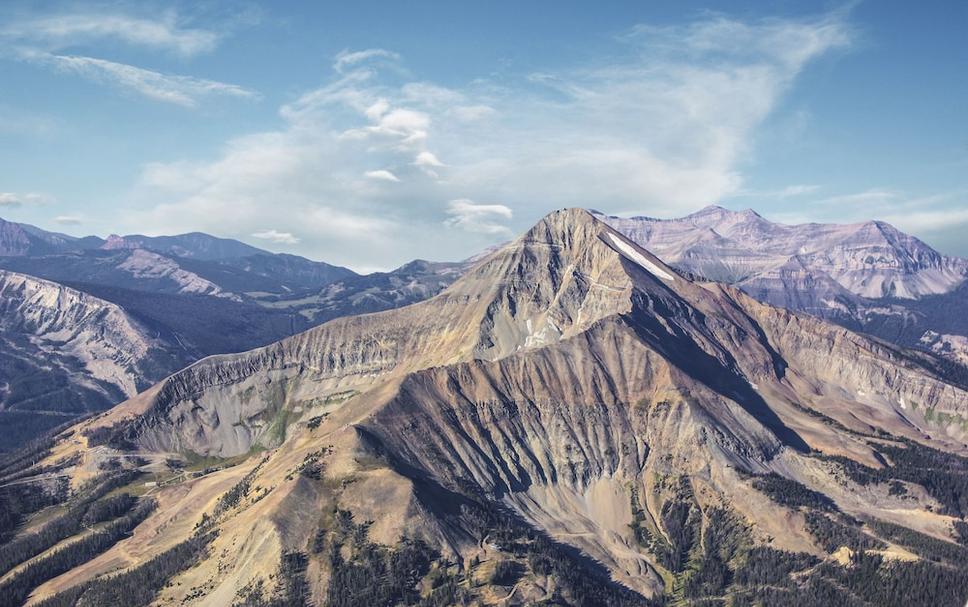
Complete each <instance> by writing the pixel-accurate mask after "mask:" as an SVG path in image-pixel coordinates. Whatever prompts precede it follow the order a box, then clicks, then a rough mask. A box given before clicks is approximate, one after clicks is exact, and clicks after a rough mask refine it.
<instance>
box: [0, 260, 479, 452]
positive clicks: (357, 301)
mask: <svg viewBox="0 0 968 607" xmlns="http://www.w3.org/2000/svg"><path fill="white" fill-rule="evenodd" d="M0 267H6V268H13V269H16V270H18V271H20V272H23V273H25V274H29V275H31V276H37V277H39V278H45V279H48V280H52V281H56V282H58V283H60V284H62V285H66V286H67V287H70V288H71V289H74V290H76V291H79V292H82V293H86V294H90V295H93V296H94V297H95V298H99V299H102V300H105V301H106V302H111V303H112V304H114V305H116V306H117V307H119V308H120V309H121V310H123V312H124V313H125V314H127V315H128V316H129V317H130V318H132V319H134V320H135V321H136V322H137V323H138V324H139V326H142V327H146V328H147V329H148V330H149V331H150V333H151V334H152V335H154V336H156V337H157V339H158V348H161V349H163V350H165V351H166V352H167V356H165V357H164V358H165V359H166V360H167V361H168V363H167V364H164V365H160V366H153V367H151V374H150V375H144V376H141V377H138V378H137V380H138V381H137V383H138V385H140V386H142V387H143V386H146V385H150V384H151V383H153V382H155V381H157V380H158V379H161V378H162V377H164V376H165V375H167V374H168V373H171V372H173V371H175V370H177V369H178V368H181V367H182V366H184V365H186V364H188V363H190V362H192V361H195V360H198V359H199V358H202V357H204V356H208V355H212V354H223V353H227V352H240V351H244V350H249V349H251V348H254V347H258V346H262V345H265V344H268V343H272V342H274V341H277V340H279V339H281V338H283V337H287V336H289V335H293V334H295V333H298V332H300V331H302V330H305V329H307V328H309V327H311V326H314V325H316V324H319V323H321V322H323V321H325V320H329V319H331V318H336V317H339V316H345V315H347V314H358V313H362V312H374V311H380V310H385V309H389V308H393V307H399V306H401V305H406V304H409V303H412V302H414V301H419V300H421V299H426V298H427V297H429V296H431V295H434V294H436V293H438V292H439V291H440V290H441V289H443V288H444V287H445V286H447V285H448V284H450V283H451V282H453V280H454V279H455V278H456V277H457V276H458V275H459V273H460V272H461V271H463V270H464V269H465V268H466V264H460V263H455V264H431V263H428V262H414V263H413V264H408V265H407V266H404V267H403V268H400V269H399V270H396V271H394V272H388V273H378V274H372V275H369V276H365V277H360V276H357V275H356V274H354V273H352V272H350V271H349V270H345V269H343V268H337V267H335V266H330V265H328V264H324V263H317V262H310V261H308V260H305V259H303V258H301V257H294V256H290V255H262V254H260V255H255V256H252V257H244V258H238V259H229V260H221V261H218V262H213V261H200V260H197V259H188V258H179V257H173V256H172V257H168V256H165V255H162V254H160V253H155V252H153V251H148V250H145V249H131V250H128V249H120V250H111V251H107V250H98V251H82V252H78V253H66V254H60V255H42V256H29V255H23V256H16V257H14V256H10V257H0ZM334 281H335V282H334ZM40 282H43V281H40ZM320 285H324V286H323V287H322V289H323V291H322V292H320V291H319V289H320ZM296 289H302V290H296ZM8 303H9V302H8ZM0 338H2V339H6V340H8V341H11V342H12V341H23V340H27V339H31V338H32V337H31V334H30V333H29V332H26V333H25V332H24V328H23V325H22V324H20V323H7V324H5V325H3V326H2V327H0ZM41 368H46V367H43V366H41ZM135 371H136V370H135ZM47 372H48V373H49V374H50V377H49V381H52V382H54V383H57V384H59V385H64V386H70V390H80V389H81V386H80V384H79V383H78V382H89V381H95V380H96V378H94V377H90V378H86V377H84V373H86V371H85V370H84V368H83V367H82V368H80V369H79V370H75V371H72V372H71V373H68V372H67V371H66V367H62V366H61V367H54V368H48V369H47ZM26 377H27V376H26V375H25V376H24V381H22V382H20V383H19V386H20V388H19V394H20V398H21V399H26V400H32V399H33V400H37V399H40V400H43V403H44V404H43V406H38V407H34V408H35V409H42V410H44V411H47V412H52V413H58V414H76V413H77V412H78V411H81V410H85V411H86V410H90V409H93V410H101V409H104V408H106V407H107V406H109V405H113V404H116V403H117V402H119V400H121V398H122V397H127V396H131V395H132V394H133V392H124V393H117V394H116V395H115V397H114V398H113V399H111V398H105V397H104V395H101V396H99V397H98V398H95V399H93V400H91V399H84V400H82V401H79V402H73V401H71V400H70V399H66V400H65V399H62V398H53V397H51V391H50V390H48V388H47V386H46V382H37V381H33V380H31V381H27V379H26ZM59 421H64V419H63V418H56V419H55V418H52V417H50V416H47V415H44V416H41V415H39V414H37V413H29V412H26V411H20V412H17V413H14V412H12V411H8V413H7V414H6V415H4V416H2V417H0V429H2V433H0V434H3V437H2V439H0V450H8V449H10V448H12V447H15V446H17V445H19V444H20V441H22V440H26V439H29V438H32V437H33V436H35V435H37V434H38V433H39V432H40V431H42V430H43V429H45V428H48V427H51V426H53V425H57V424H56V423H55V422H59Z"/></svg>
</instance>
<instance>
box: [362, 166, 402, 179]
mask: <svg viewBox="0 0 968 607" xmlns="http://www.w3.org/2000/svg"><path fill="white" fill-rule="evenodd" d="M363 176H364V177H366V178H367V179H374V180H376V181H392V182H399V181H400V178H399V177H397V176H396V175H394V174H393V173H391V172H390V171H387V170H386V169H380V170H377V171H367V172H365V173H363Z"/></svg>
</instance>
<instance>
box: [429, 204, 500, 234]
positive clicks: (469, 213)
mask: <svg viewBox="0 0 968 607" xmlns="http://www.w3.org/2000/svg"><path fill="white" fill-rule="evenodd" d="M447 214H448V215H450V218H449V219H447V221H446V223H447V225H449V226H452V227H455V228H460V229H462V230H467V231H468V232H480V233H482V234H509V233H510V232H511V230H510V229H508V227H507V226H506V225H502V224H500V223H498V221H500V220H501V219H511V218H512V217H513V216H514V214H513V213H512V211H511V209H510V208H508V207H506V206H504V205H503V204H478V203H476V202H474V201H473V200H468V199H466V198H462V199H459V200H451V201H450V202H449V203H447Z"/></svg>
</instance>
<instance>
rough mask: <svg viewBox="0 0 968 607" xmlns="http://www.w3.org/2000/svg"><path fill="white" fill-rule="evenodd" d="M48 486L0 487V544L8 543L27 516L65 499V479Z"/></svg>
mask: <svg viewBox="0 0 968 607" xmlns="http://www.w3.org/2000/svg"><path fill="white" fill-rule="evenodd" d="M50 485H53V486H49V485H48V483H46V482H45V483H34V482H31V483H17V484H14V485H7V486H6V487H0V544H3V543H5V542H8V541H10V538H12V537H13V535H14V533H15V532H16V531H17V528H19V527H20V525H21V524H22V523H23V522H24V520H25V519H26V518H27V517H28V516H30V515H31V514H33V513H34V512H38V511H40V510H43V509H44V508H46V507H48V506H53V505H54V504H59V503H61V502H63V501H64V500H65V499H67V492H68V483H67V479H66V478H61V479H56V480H54V481H53V482H51V483H50Z"/></svg>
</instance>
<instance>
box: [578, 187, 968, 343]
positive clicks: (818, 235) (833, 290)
mask: <svg viewBox="0 0 968 607" xmlns="http://www.w3.org/2000/svg"><path fill="white" fill-rule="evenodd" d="M597 216H598V217H599V218H600V219H602V220H603V221H605V222H607V223H608V224H609V225H611V226H612V227H614V228H615V229H617V230H619V231H620V232H622V233H623V234H625V235H626V236H628V237H629V238H631V239H632V240H634V241H635V242H637V243H638V244H640V245H641V246H644V247H646V248H648V249H649V250H651V251H653V252H654V253H655V254H656V255H658V256H659V257H660V258H662V259H663V260H664V261H666V262H667V263H669V264H671V265H673V266H675V267H677V268H680V269H682V270H684V271H687V272H690V273H693V274H695V275H698V276H702V277H705V278H707V279H710V280H716V281H720V282H726V283H729V284H734V285H736V286H737V287H739V288H741V289H742V290H743V291H745V292H746V293H748V294H750V295H752V296H753V297H755V298H756V299H758V300H760V301H763V302H766V303H769V304H772V305H775V306H780V307H785V308H789V309H792V310H799V311H804V312H809V313H810V314H814V315H817V316H821V317H823V318H827V319H828V320H833V321H835V322H838V323H840V324H843V325H845V326H848V327H850V328H853V329H860V330H863V331H866V332H870V333H873V334H875V335H877V336H879V337H882V338H885V339H888V340H891V341H895V342H898V343H901V344H902V345H905V346H909V347H918V346H919V342H920V339H921V337H922V336H923V335H924V333H925V332H927V331H934V332H944V330H945V329H946V327H944V326H939V325H942V324H946V323H941V322H938V321H937V320H936V319H933V318H931V316H933V315H932V314H930V313H925V311H924V310H923V309H922V308H923V307H924V306H923V305H919V304H918V303H917V302H919V301H922V300H927V303H926V304H925V305H930V302H932V301H933V298H939V297H943V296H944V295H946V294H949V293H953V292H955V291H956V290H957V289H958V288H959V287H960V286H961V285H964V284H965V281H966V272H968V260H965V259H961V258H957V257H948V256H944V255H941V254H940V253H938V252H937V251H935V250H934V249H932V248H931V247H929V246H928V245H926V244H925V243H923V242H921V241H920V240H918V239H917V238H914V237H913V236H909V235H907V234H904V233H903V232H900V231H899V230H897V229H896V228H894V227H893V226H891V225H889V224H887V223H884V222H882V221H869V222H866V223H859V224H851V225H835V224H816V223H813V224H803V225H792V226H791V225H783V224H778V223H773V222H770V221H767V220H766V219H764V218H763V217H761V216H760V215H758V214H757V213H756V212H754V211H751V210H746V211H739V212H737V211H730V210H727V209H724V208H721V207H716V206H711V207H707V208H705V209H703V210H701V211H699V212H697V213H694V214H692V215H688V216H686V217H683V218H680V219H670V220H663V219H654V218H650V217H631V218H621V217H609V216H604V215H600V214H599V215H597ZM939 305H944V304H939ZM895 319H896V320H895ZM898 324H903V325H906V326H908V327H909V328H906V329H905V330H904V331H903V336H900V335H899V333H901V331H899V330H898V329H897V325H898ZM912 325H913V328H910V327H911V326H912ZM964 335H968V333H966V334H964ZM944 351H945V352H949V351H951V350H944ZM966 355H968V352H960V351H959V352H957V353H956V354H955V356H956V357H964V356H966Z"/></svg>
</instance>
